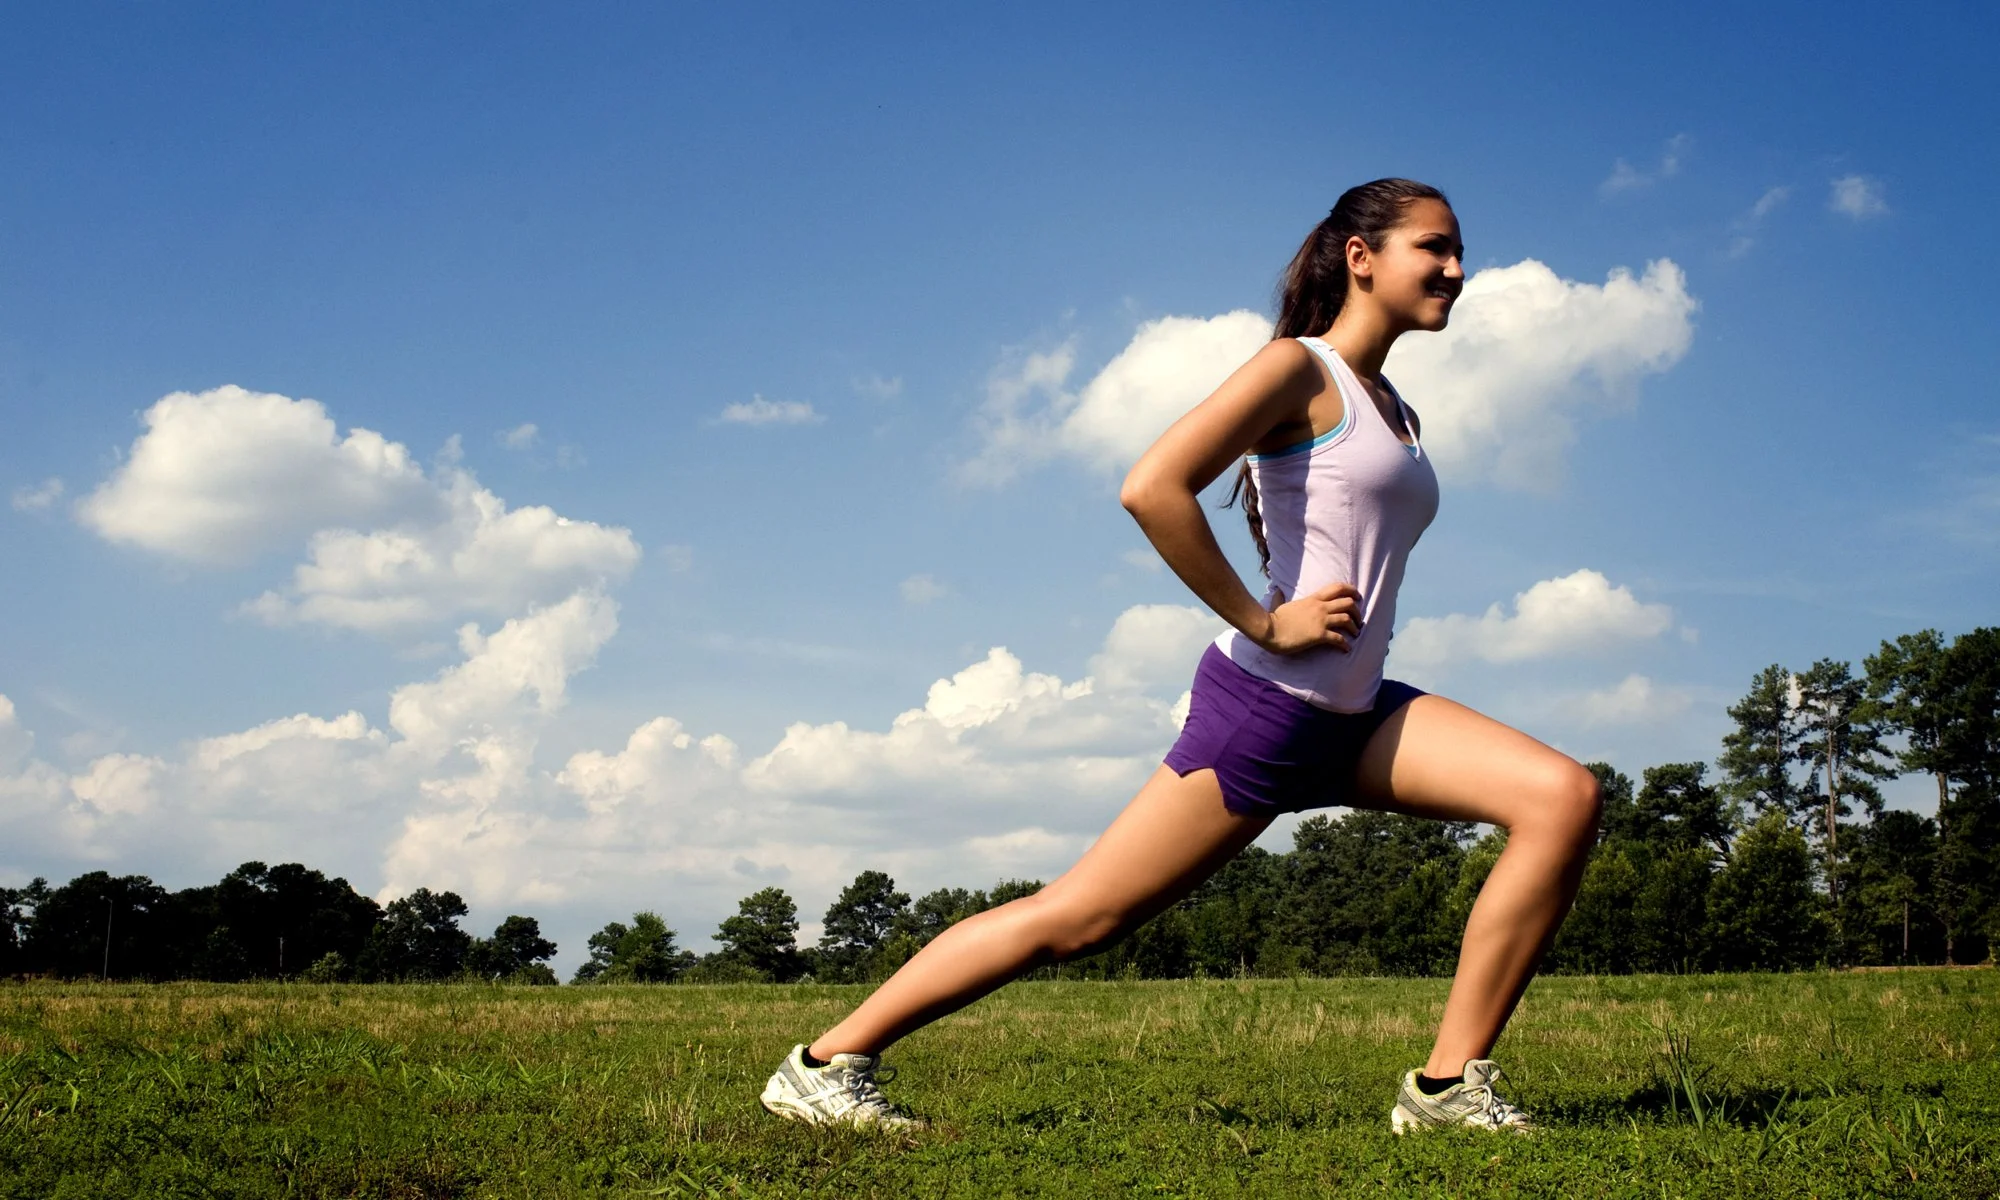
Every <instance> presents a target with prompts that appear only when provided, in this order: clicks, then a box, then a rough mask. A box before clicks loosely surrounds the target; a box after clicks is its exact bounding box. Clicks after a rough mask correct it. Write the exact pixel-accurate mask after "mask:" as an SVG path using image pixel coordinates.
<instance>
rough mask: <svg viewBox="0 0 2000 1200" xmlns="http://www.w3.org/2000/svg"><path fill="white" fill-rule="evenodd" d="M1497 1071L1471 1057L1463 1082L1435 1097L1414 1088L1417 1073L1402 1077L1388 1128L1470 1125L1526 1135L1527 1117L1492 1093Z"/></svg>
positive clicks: (1529, 1123)
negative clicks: (1400, 1087)
mask: <svg viewBox="0 0 2000 1200" xmlns="http://www.w3.org/2000/svg"><path fill="white" fill-rule="evenodd" d="M1498 1078H1500V1068H1499V1067H1497V1066H1495V1065H1494V1063H1493V1060H1492V1059H1490V1058H1475V1059H1472V1060H1470V1061H1468V1062H1467V1063H1466V1064H1465V1081H1464V1082H1463V1083H1454V1084H1452V1085H1451V1086H1450V1087H1448V1088H1446V1089H1445V1090H1444V1091H1442V1092H1439V1093H1438V1094H1437V1095H1435V1096H1426V1095H1424V1093H1423V1089H1421V1088H1419V1087H1418V1086H1417V1072H1415V1071H1411V1072H1410V1073H1408V1074H1407V1075H1404V1076H1403V1086H1402V1089H1401V1090H1400V1092H1399V1093H1398V1094H1397V1096H1396V1107H1394V1108H1392V1109H1390V1110H1389V1127H1390V1128H1391V1129H1394V1130H1395V1131H1396V1132H1397V1133H1403V1132H1406V1131H1408V1130H1411V1129H1442V1128H1444V1127H1446V1126H1449V1125H1470V1126H1472V1127H1473V1128H1474V1129H1490V1130H1501V1129H1507V1130H1512V1131H1513V1132H1515V1133H1527V1132H1529V1131H1530V1130H1532V1129H1534V1127H1535V1123H1534V1122H1533V1121H1532V1120H1530V1119H1529V1118H1528V1114H1527V1113H1524V1112H1522V1111H1521V1110H1520V1109H1518V1108H1515V1107H1514V1106H1513V1105H1511V1104H1509V1103H1507V1102H1506V1101H1505V1100H1502V1099H1501V1098H1500V1097H1499V1096H1497V1095H1495V1094H1494V1092H1493V1081H1494V1080H1496V1079H1498Z"/></svg>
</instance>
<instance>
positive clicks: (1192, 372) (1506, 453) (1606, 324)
mask: <svg viewBox="0 0 2000 1200" xmlns="http://www.w3.org/2000/svg"><path fill="white" fill-rule="evenodd" d="M1697 307H1698V305H1697V304H1696V302H1695V300H1694V298H1693V297H1691V296H1690V295H1688V292H1687V282H1686V279H1685V278H1684V277H1683V275H1682V274H1681V270H1680V268H1679V267H1677V266H1676V265H1674V263H1673V262H1671V261H1669V260H1667V259H1660V260H1658V261H1656V262H1653V263H1649V264H1648V265H1647V267H1646V271H1645V273H1644V274H1643V275H1641V276H1638V277H1634V276H1633V275H1632V273H1631V272H1630V271H1627V270H1625V269H1623V268H1619V269H1617V270H1613V271H1612V272H1611V273H1610V275H1609V276H1608V277H1607V279H1606V280H1605V282H1604V283H1602V284H1589V283H1575V282H1571V281H1569V280H1565V279H1562V278H1560V277H1559V276H1557V275H1556V273H1555V272H1554V271H1551V270H1550V269H1549V268H1548V267H1546V266H1544V265H1543V264H1541V263H1539V262H1536V261H1535V260H1533V259H1527V260H1524V261H1522V262H1520V263H1516V264H1515V265H1513V266H1511V267H1489V268H1487V269H1485V270H1483V271H1479V272H1478V273H1476V274H1474V275H1473V276H1472V277H1471V278H1470V279H1468V280H1467V281H1466V285H1465V289H1464V291H1463V293H1462V294H1461V296H1460V298H1459V301H1458V303H1457V305H1456V306H1455V311H1454V313H1453V315H1452V319H1451V324H1450V325H1449V326H1448V327H1447V328H1446V329H1445V330H1444V331H1443V332H1442V333H1438V334H1413V335H1411V336H1409V337H1405V338H1403V339H1401V340H1400V341H1398V342H1397V344H1396V348H1395V350H1394V351H1392V352H1391V354H1390V356H1389V362H1388V364H1387V374H1388V375H1389V376H1390V378H1392V379H1393V380H1394V381H1395V383H1396V387H1397V389H1398V390H1399V391H1400V392H1402V394H1403V396H1404V398H1405V399H1407V400H1408V401H1409V402H1410V404H1411V406H1412V407H1414V408H1416V409H1417V410H1418V413H1419V415H1420V417H1421V419H1422V421H1423V430H1424V434H1423V436H1424V442H1425V445H1426V446H1427V447H1429V449H1430V450H1431V452H1432V454H1433V456H1434V457H1435V458H1436V459H1437V461H1438V463H1439V464H1440V466H1442V467H1444V468H1445V469H1446V470H1448V471H1449V472H1450V473H1451V476H1452V478H1453V479H1455V480H1465V481H1481V480H1484V481H1490V482H1493V483H1497V484H1500V485H1502V486H1508V487H1517V488H1527V489H1534V490H1548V489H1552V488H1554V487H1555V486H1557V484H1558V483H1559V482H1560V481H1561V478H1562V469H1561V468H1562V462H1563V457H1564V454H1565V452H1566V451H1567V449H1568V447H1569V446H1570V444H1571V443H1573V442H1574V441H1575V440H1576V432H1575V425H1574V421H1575V419H1576V418H1577V417H1579V416H1581V415H1583V414H1585V413H1588V412H1592V411H1596V410H1601V409H1619V408H1626V407H1629V406H1630V405H1631V404H1633V403H1634V402H1635V400H1636V396H1637V392H1638V381H1639V379H1640V378H1641V377H1642V376H1644V375H1647V374H1652V373H1657V372H1660V371H1664V370H1666V369H1668V368H1669V367H1671V366H1673V364H1674V363H1676V362H1678V361H1679V360H1680V358H1681V356H1682V355H1683V354H1685V353H1686V352H1687V348H1688V346H1689V344H1690V343H1691V342H1692V341H1693V338H1694V326H1693V323H1692V319H1691V318H1692V315H1693V313H1694V311H1695V309H1696V308H1697ZM1270 332H1271V329H1270V324H1269V323H1268V322H1266V321H1265V320H1264V319H1263V318H1262V317H1259V316H1257V315H1256V314H1254V313H1251V312H1247V311H1237V312H1231V313H1224V314H1223V315H1221V316H1218V317H1211V318H1208V319H1206V320H1203V319H1198V318H1191V317H1165V318H1162V319H1160V320H1157V321H1150V322H1147V323H1146V324H1145V325H1142V326H1140V328H1139V331H1138V332H1137V333H1136V334H1135V335H1133V338H1132V340H1131V342H1130V343H1129V344H1128V345H1127V346H1126V347H1125V349H1124V350H1123V351H1121V352H1120V353H1119V354H1118V356H1117V357H1116V358H1114V359H1112V360H1111V362H1109V363H1107V364H1106V365H1105V367H1104V369H1103V370H1101V371H1099V372H1098V373H1097V374H1096V375H1095V376H1094V377H1093V378H1092V379H1091V380H1090V382H1089V383H1087V384H1085V385H1084V386H1083V387H1082V388H1081V389H1079V390H1076V391H1071V390H1069V387H1068V380H1069V377H1070V375H1071V373H1072V371H1073V370H1074V368H1075V366H1076V347H1075V345H1074V343H1073V342H1072V343H1065V344H1064V345H1062V346H1059V347H1057V348H1056V349H1055V350H1052V351H1048V352H1046V353H1039V354H1030V355H1027V356H1025V357H1024V358H1022V359H1020V360H1019V361H1018V362H1017V363H1015V364H1014V366H1013V367H1012V368H1011V369H1008V370H1005V371H1003V372H1001V373H1000V374H998V375H996V376H995V377H994V379H993V380H992V381H991V382H990V383H989V385H988V388H987V399H986V403H985V405H984V406H983V407H982V409H981V412H980V414H979V416H978V417H977V418H976V420H975V422H974V424H975V429H976V432H977V434H978V436H979V438H980V441H981V446H980V449H979V451H978V452H977V453H976V454H975V455H974V456H973V457H972V458H971V459H970V460H969V461H967V462H964V463H962V464H960V467H959V475H960V477H961V478H962V479H964V480H965V481H967V482H969V483H975V484H999V483H1004V482H1006V481H1008V480H1010V479H1012V478H1013V477H1014V476H1015V475H1017V474H1019V473H1020V472H1021V471H1023V470H1025V469H1028V468H1030V467H1032V466H1035V465H1037V464H1039V463H1042V462H1046V461H1048V460H1050V459H1053V458H1058V457H1066V458H1071V459H1075V460H1079V461H1081V462H1083V463H1085V464H1087V465H1089V466H1091V467H1093V468H1097V469H1100V470H1115V469H1120V468H1123V467H1125V466H1127V465H1129V464H1130V463H1131V462H1133V461H1134V460H1135V459H1137V458H1138V456H1139V455H1140V454H1141V453H1143V452H1144V451H1145V449H1146V447H1147V446H1149V445H1151V444H1152V442H1153V439H1155V438H1157V437H1158V436H1159V435H1160V433H1161V431H1163V430H1164V429H1165V428H1166V427H1167V426H1168V425H1170V424H1172V423H1173V422H1174V420H1175V419H1176V418H1178V417H1179V416H1180V415H1181V414H1182V413H1184V412H1186V411H1187V410H1188V409H1189V408H1192V407H1193V406H1194V405H1196V404H1198V403H1200V402H1201V400H1202V399H1203V398H1205V397H1206V396H1207V395H1208V393H1210V392H1211V391H1213V390H1214V389H1215V387H1216V385H1217V384H1219V383H1221V382H1222V381H1223V379H1225V378H1227V377H1228V375H1229V374H1230V372H1232V371H1234V370H1235V369H1236V368H1237V367H1238V366H1240V365H1242V363H1243V362H1244V361H1245V360H1247V359H1248V358H1249V357H1250V356H1251V355H1252V354H1255V353H1256V351H1257V349H1258V348H1259V347H1261V346H1262V345H1263V344H1264V343H1265V342H1266V341H1267V340H1268V339H1269V337H1270Z"/></svg>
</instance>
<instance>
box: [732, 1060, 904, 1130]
mask: <svg viewBox="0 0 2000 1200" xmlns="http://www.w3.org/2000/svg"><path fill="white" fill-rule="evenodd" d="M805 1053H806V1048H805V1045H804V1044H803V1043H801V1044H799V1045H797V1046H793V1047H792V1052H791V1053H790V1054H787V1055H786V1056H785V1061H784V1062H781V1063H779V1064H778V1069H777V1071H776V1072H774V1073H773V1074H772V1076H771V1081H770V1082H769V1083H766V1084H765V1085H764V1094H763V1095H762V1096H760V1097H758V1099H759V1100H761V1101H762V1102H763V1104H764V1107H765V1108H767V1109H770V1110H771V1111H772V1112H774V1113H777V1114H778V1115H779V1116H781V1117H788V1118H790V1119H792V1120H794V1121H804V1122H806V1123H808V1124H811V1125H863V1126H867V1127H869V1128H873V1129H922V1128H923V1127H924V1123H923V1122H922V1121H920V1120H918V1119H917V1118H915V1117H908V1116H904V1115H903V1114H902V1113H899V1112H897V1111H896V1110H895V1109H894V1108H892V1107H891V1106H890V1104H889V1102H888V1101H887V1100H885V1099H883V1098H882V1091H881V1089H880V1088H878V1087H877V1086H876V1083H877V1082H878V1081H880V1082H884V1083H886V1082H887V1081H889V1080H891V1079H894V1078H895V1077H896V1069H895V1068H894V1067H889V1068H886V1069H885V1068H884V1067H883V1066H882V1059H881V1058H880V1056H878V1055H873V1054H836V1055H834V1056H833V1057H832V1058H830V1059H828V1060H827V1062H826V1065H825V1066H823V1067H810V1066H807V1065H806V1061H805Z"/></svg>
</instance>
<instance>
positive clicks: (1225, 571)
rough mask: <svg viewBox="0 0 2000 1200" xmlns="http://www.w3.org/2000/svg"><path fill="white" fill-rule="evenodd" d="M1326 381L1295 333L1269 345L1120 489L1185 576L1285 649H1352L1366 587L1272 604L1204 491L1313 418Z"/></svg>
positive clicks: (1253, 635) (1229, 616)
mask: <svg viewBox="0 0 2000 1200" xmlns="http://www.w3.org/2000/svg"><path fill="white" fill-rule="evenodd" d="M1321 386H1322V384H1321V378H1320V374H1319V368H1318V366H1317V365H1316V364H1314V362H1313V361H1312V355H1311V352H1310V351H1308V350H1307V349H1306V348H1305V347H1304V346H1301V345H1299V344H1298V343H1297V342H1295V341H1293V340H1291V339H1290V338H1284V339H1280V340H1278V341H1273V342H1271V343H1269V344H1267V345H1266V346H1265V347H1264V348H1263V349H1261V350H1259V351H1258V352H1257V353H1256V354H1255V355H1254V356H1253V357H1252V358H1251V359H1250V361H1249V362H1247V363H1244V364H1243V365H1242V366H1241V367H1238V368H1237V369H1236V373H1235V374H1233V375H1231V376H1230V377H1229V378H1228V379H1226V380H1224V381H1223V383H1222V386H1221V387H1219V388H1217V389H1215V391H1214V392H1213V393H1212V394H1210V396H1209V397H1208V399H1206V400H1203V401H1202V402H1201V403H1200V404H1197V405H1196V406H1195V407H1194V408H1192V409H1190V410H1188V412H1187V413H1186V414H1184V415H1183V416H1182V417H1181V419H1180V420H1178V421H1175V422H1174V423H1173V425H1172V426H1170V427H1169V428H1168V429H1167V431H1166V432H1165V433H1163V434H1161V435H1160V437H1159V440H1158V441H1156V442H1154V443H1153V444H1152V446H1151V447H1150V448H1149V449H1148V450H1147V451H1146V453H1145V454H1143V455H1141V456H1140V458H1139V461H1138V462H1137V463H1134V464H1133V466H1132V470H1131V472H1130V473H1129V474H1127V475H1126V476H1125V486H1124V487H1123V488H1121V489H1120V490H1119V493H1118V501H1119V503H1121V504H1123V505H1124V506H1125V511H1127V512H1129V513H1131V514H1132V516H1133V518H1134V519H1135V520H1137V521H1138V522H1139V528H1140V529H1142V530H1144V531H1145V533H1146V537H1147V538H1148V539H1149V540H1150V541H1151V542H1152V543H1153V547H1154V549H1156V550H1158V551H1159V552H1160V557H1161V558H1163V559H1165V560H1166V562H1167V565H1168V566H1169V567H1172V568H1173V571H1174V574H1176V575H1178V576H1180V578H1181V582H1183V583H1185V584H1187V585H1188V587H1189V589H1190V590H1192V591H1193V592H1194V594H1195V595H1197V596H1199V597H1201V599H1202V602H1203V603H1205V604H1207V605H1208V606H1209V607H1210V608H1212V609H1214V610H1215V612H1216V615H1218V616H1220V617H1221V618H1222V619H1223V620H1225V621H1227V622H1229V623H1230V624H1231V625H1233V626H1235V627H1236V628H1237V630H1238V631H1240V632H1241V633H1242V634H1243V636H1245V637H1247V638H1249V639H1250V640H1251V641H1253V642H1256V643H1257V644H1258V645H1259V646H1262V647H1264V648H1265V649H1266V650H1271V651H1274V652H1276V653H1279V654H1297V653H1299V652H1300V651H1303V650H1309V649H1311V648H1313V647H1315V646H1334V647H1337V648H1339V649H1341V650H1345V649H1347V639H1348V638H1350V637H1352V636H1354V635H1356V634H1358V633H1360V632H1361V627H1360V625H1359V623H1358V620H1359V618H1358V615H1357V614H1358V611H1359V609H1358V604H1357V602H1358V600H1359V597H1360V594H1359V593H1358V592H1356V591H1355V590H1354V588H1353V587H1351V586H1350V585H1348V584H1345V583H1336V584H1330V585H1328V586H1327V587H1324V588H1321V589H1320V590H1319V591H1317V592H1314V593H1312V594H1311V595H1309V596H1300V597H1297V598H1295V599H1292V600H1289V601H1287V602H1285V603H1282V604H1280V605H1278V607H1277V609H1276V610H1275V611H1271V612H1267V611H1265V609H1264V606H1263V605H1262V604H1260V603H1258V601H1257V598H1256V597H1254V596H1252V595H1251V594H1250V590H1249V589H1248V588H1246V587H1244V586H1243V581H1242V580H1241V579H1239V578H1237V575H1236V570H1235V568H1233V567H1231V566H1230V565H1229V560H1228V559H1227V558H1226V557H1224V556H1223V553H1222V547H1221V546H1220V545H1218V544H1217V543H1216V540H1215V531H1214V530H1212V529H1211V528H1209V524H1208V518H1207V516H1206V515H1205V514H1204V513H1203V512H1202V511H1201V501H1200V500H1199V499H1197V498H1196V494H1197V493H1198V492H1200V491H1201V489H1203V488H1205V487H1207V486H1208V485H1209V484H1210V483H1213V482H1214V481H1215V478H1216V476H1218V475H1220V474H1222V472H1223V471H1224V470H1225V469H1227V468H1228V467H1229V465H1230V464H1231V463H1233V462H1235V461H1236V460H1237V459H1238V458H1239V457H1241V456H1242V455H1243V454H1244V453H1245V452H1246V451H1248V450H1249V449H1250V448H1251V447H1252V446H1254V445H1256V444H1257V442H1258V441H1259V440H1260V439H1261V438H1263V437H1264V436H1265V435H1266V434H1267V433H1269V432H1270V431H1271V430H1272V429H1274V428H1276V427H1277V426H1279V425H1282V424H1304V425H1307V426H1308V427H1310V419H1309V416H1308V410H1309V408H1310V406H1311V403H1312V398H1313V396H1314V395H1316V394H1317V393H1318V392H1319V391H1320V389H1321Z"/></svg>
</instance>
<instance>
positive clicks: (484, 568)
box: [246, 468, 639, 632]
mask: <svg viewBox="0 0 2000 1200" xmlns="http://www.w3.org/2000/svg"><path fill="white" fill-rule="evenodd" d="M444 475H445V480H444V487H443V490H442V492H441V493H440V495H441V499H442V500H443V505H444V513H443V514H442V519H439V520H436V521H434V522H431V523H428V524H408V525H403V526H399V527H395V528H390V529H379V530H375V531H373V532H369V533H360V532H356V531H354V530H351V529H327V530H322V531H320V532H319V533H316V534H314V535H313V537H312V540H311V543H310V548H309V554H308V558H307V560H306V561H305V562H303V563H300V564H299V565H298V566H297V567H295V568H294V569H293V571H292V581H291V586H290V587H288V588H286V589H285V590H283V591H282V592H280V591H269V592H265V593H264V594H263V595H262V596H259V597H258V598H257V599H255V600H253V601H251V602H250V603H249V605H247V606H246V607H247V609H248V611H249V612H250V613H252V614H253V615H255V616H257V617H259V618H260V619H262V620H264V621H267V622H269V623H271V624H288V623H293V622H308V623H315V624H322V625H334V626H340V627H344V628H349V629H361V630H368V631H375V632H387V631H393V630H397V629H403V628H410V627H414V626H419V625H423V624H427V623H431V622H435V621H439V620H446V619H449V618H451V617H453V616H456V615H459V614H465V613H483V614H489V615H495V616H498V615H501V614H505V613H511V612H519V611H521V610H522V609H523V608H526V607H528V606H529V605H532V604H546V603H550V602H552V601H554V600H556V599H559V598H560V597H562V596H565V595H568V594H569V593H571V592H573V591H575V590H577V589H578V588H591V587H602V586H604V585H605V584H607V583H610V582H614V581H617V580H621V579H623V578H625V576H626V575H628V574H630V573H631V570H632V568H633V566H634V565H636V564H637V563H638V561H639V544H638V542H636V541H635V540H633V537H632V534H631V531H629V530H626V529H620V528H616V527H611V526H604V525H598V524H595V523H594V522H590V521H573V520H570V519H569V518H567V517H562V516H559V515H557V514H556V512H555V511H554V510H553V509H550V508H547V507H545V506H542V505H531V506H529V507H525V508H516V509H509V508H508V507H507V505H506V502H505V501H503V500H501V499H500V497H498V496H496V495H494V494H493V493H492V492H490V491H487V490H486V489H485V488H483V487H480V486H479V484H478V482H477V481H476V480H475V479H473V477H472V476H471V475H470V474H469V473H467V472H465V471H462V470H459V469H456V468H452V469H448V470H446V471H445V472H444Z"/></svg>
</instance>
